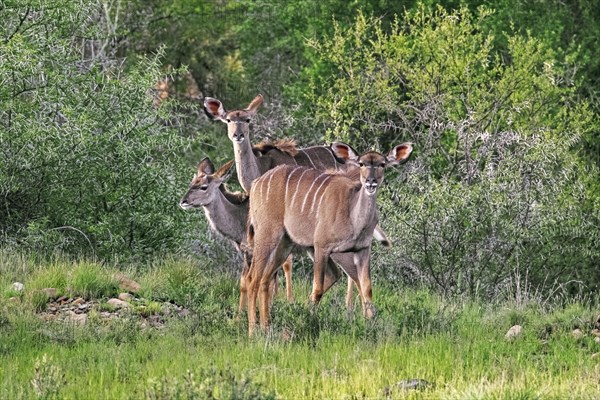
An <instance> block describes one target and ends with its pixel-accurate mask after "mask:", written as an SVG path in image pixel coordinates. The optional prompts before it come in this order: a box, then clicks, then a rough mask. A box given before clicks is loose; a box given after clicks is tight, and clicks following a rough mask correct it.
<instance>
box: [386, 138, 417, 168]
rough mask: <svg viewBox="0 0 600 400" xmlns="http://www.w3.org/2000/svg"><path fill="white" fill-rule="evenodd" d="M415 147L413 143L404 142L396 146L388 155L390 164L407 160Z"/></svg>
mask: <svg viewBox="0 0 600 400" xmlns="http://www.w3.org/2000/svg"><path fill="white" fill-rule="evenodd" d="M412 150H413V147H412V143H408V142H407V143H402V144H399V145H398V146H396V147H394V148H393V149H392V150H390V152H389V153H388V155H387V161H388V165H396V164H400V163H403V162H405V161H406V160H408V157H410V153H412Z"/></svg>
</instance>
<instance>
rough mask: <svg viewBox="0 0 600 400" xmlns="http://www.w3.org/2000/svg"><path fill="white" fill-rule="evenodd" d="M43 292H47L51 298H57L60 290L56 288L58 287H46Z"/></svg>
mask: <svg viewBox="0 0 600 400" xmlns="http://www.w3.org/2000/svg"><path fill="white" fill-rule="evenodd" d="M41 292H43V293H46V296H48V298H49V299H55V298H56V296H57V295H58V290H56V288H45V289H42V290H41Z"/></svg>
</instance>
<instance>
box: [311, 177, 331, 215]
mask: <svg viewBox="0 0 600 400" xmlns="http://www.w3.org/2000/svg"><path fill="white" fill-rule="evenodd" d="M329 178H331V175H327V177H326V178H325V179H323V182H321V185H319V187H318V188H317V191H316V192H315V195H314V196H313V200H312V206H310V212H311V213H312V211H313V208H314V207H315V200H317V194H318V193H319V190H321V187H323V185H324V184H325V182H327V180H328V179H329ZM322 198H323V197H321V199H322ZM319 204H320V202H319ZM317 212H318V208H317Z"/></svg>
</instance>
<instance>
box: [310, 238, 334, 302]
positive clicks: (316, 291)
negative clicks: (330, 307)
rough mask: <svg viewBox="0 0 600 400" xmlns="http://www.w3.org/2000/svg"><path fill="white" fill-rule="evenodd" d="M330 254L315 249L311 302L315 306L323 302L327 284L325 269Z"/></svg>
mask: <svg viewBox="0 0 600 400" xmlns="http://www.w3.org/2000/svg"><path fill="white" fill-rule="evenodd" d="M328 262H331V260H330V259H329V254H328V253H326V252H325V251H323V250H322V249H317V248H315V252H314V268H313V291H312V294H311V301H312V303H313V304H314V305H316V304H318V303H319V301H321V297H323V293H324V286H325V285H324V283H325V269H326V268H327V264H328Z"/></svg>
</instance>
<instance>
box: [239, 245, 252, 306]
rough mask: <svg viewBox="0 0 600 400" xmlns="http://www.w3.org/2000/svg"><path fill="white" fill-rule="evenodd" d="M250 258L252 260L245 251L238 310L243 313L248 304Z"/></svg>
mask: <svg viewBox="0 0 600 400" xmlns="http://www.w3.org/2000/svg"><path fill="white" fill-rule="evenodd" d="M249 259H250V262H251V257H250V256H248V254H247V253H244V261H243V267H242V274H241V275H240V305H239V308H238V312H239V313H240V314H241V313H242V312H243V311H244V309H245V308H246V306H247V305H248V279H250V276H249V271H250V266H249V262H248V261H249Z"/></svg>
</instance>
